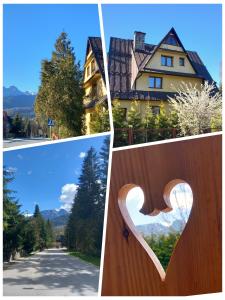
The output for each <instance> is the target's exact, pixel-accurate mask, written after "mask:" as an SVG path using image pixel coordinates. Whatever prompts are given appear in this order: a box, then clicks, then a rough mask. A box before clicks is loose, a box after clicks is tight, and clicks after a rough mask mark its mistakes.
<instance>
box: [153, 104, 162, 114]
mask: <svg viewBox="0 0 225 300" xmlns="http://www.w3.org/2000/svg"><path fill="white" fill-rule="evenodd" d="M154 109H158V112H154ZM152 114H153V115H154V116H157V115H159V114H160V106H158V105H153V106H152Z"/></svg>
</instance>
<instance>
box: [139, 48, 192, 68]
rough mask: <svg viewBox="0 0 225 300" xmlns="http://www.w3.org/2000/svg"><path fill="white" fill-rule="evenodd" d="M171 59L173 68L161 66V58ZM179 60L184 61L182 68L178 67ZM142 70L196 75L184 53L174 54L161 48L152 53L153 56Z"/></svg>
mask: <svg viewBox="0 0 225 300" xmlns="http://www.w3.org/2000/svg"><path fill="white" fill-rule="evenodd" d="M162 56H164V57H172V61H173V66H172V67H169V66H163V65H162V64H161V57H162ZM180 58H182V59H184V66H180V63H179V62H180ZM144 69H156V70H164V71H170V72H180V73H188V74H196V72H195V70H194V69H193V67H192V65H191V63H190V60H189V58H188V57H187V55H186V53H185V52H184V51H181V52H175V51H168V50H165V49H163V48H158V50H157V51H156V52H155V53H154V56H153V57H152V58H151V60H149V62H148V63H147V65H146V66H145V68H144Z"/></svg>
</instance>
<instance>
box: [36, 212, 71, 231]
mask: <svg viewBox="0 0 225 300" xmlns="http://www.w3.org/2000/svg"><path fill="white" fill-rule="evenodd" d="M41 214H42V216H43V218H44V219H45V220H49V221H51V223H52V225H53V226H54V227H59V226H65V225H66V224H67V221H68V217H69V212H68V211H67V210H65V209H60V210H56V209H49V210H43V211H41Z"/></svg>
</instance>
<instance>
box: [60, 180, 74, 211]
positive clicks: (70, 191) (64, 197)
mask: <svg viewBox="0 0 225 300" xmlns="http://www.w3.org/2000/svg"><path fill="white" fill-rule="evenodd" d="M77 188H78V185H76V184H74V183H67V184H65V185H64V186H63V187H62V189H61V195H60V197H59V199H60V202H62V205H61V207H60V208H62V209H66V210H70V209H71V207H72V204H73V200H74V196H75V194H76V192H77Z"/></svg>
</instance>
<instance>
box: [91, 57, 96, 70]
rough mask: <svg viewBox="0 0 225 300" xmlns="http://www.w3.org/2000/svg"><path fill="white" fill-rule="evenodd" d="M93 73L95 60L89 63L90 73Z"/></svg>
mask: <svg viewBox="0 0 225 300" xmlns="http://www.w3.org/2000/svg"><path fill="white" fill-rule="evenodd" d="M93 72H95V60H94V59H92V61H91V73H93Z"/></svg>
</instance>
